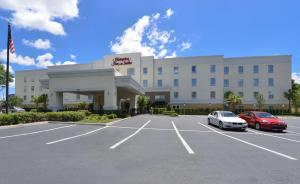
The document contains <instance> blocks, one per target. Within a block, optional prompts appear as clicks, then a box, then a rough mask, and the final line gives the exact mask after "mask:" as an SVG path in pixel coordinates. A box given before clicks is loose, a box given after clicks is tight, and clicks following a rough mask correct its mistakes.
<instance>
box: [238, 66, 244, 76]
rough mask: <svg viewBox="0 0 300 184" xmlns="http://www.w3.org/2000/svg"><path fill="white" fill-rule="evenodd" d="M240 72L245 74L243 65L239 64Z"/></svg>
mask: <svg viewBox="0 0 300 184" xmlns="http://www.w3.org/2000/svg"><path fill="white" fill-rule="evenodd" d="M238 73H239V74H243V73H244V67H243V66H239V67H238Z"/></svg>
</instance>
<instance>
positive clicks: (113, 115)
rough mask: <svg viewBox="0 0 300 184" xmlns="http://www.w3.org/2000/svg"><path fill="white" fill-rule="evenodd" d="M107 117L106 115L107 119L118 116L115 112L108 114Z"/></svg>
mask: <svg viewBox="0 0 300 184" xmlns="http://www.w3.org/2000/svg"><path fill="white" fill-rule="evenodd" d="M107 117H108V119H115V118H117V117H118V116H117V115H116V114H109V115H108V116H107Z"/></svg>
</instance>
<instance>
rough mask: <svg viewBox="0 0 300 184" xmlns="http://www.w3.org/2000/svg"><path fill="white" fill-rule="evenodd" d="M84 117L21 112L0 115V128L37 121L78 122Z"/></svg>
mask: <svg viewBox="0 0 300 184" xmlns="http://www.w3.org/2000/svg"><path fill="white" fill-rule="evenodd" d="M85 117H86V115H85V113H84V112H71V111H70V112H47V113H38V112H22V113H11V114H0V126H2V125H15V124H20V123H32V122H37V121H80V120H83V119H84V118H85Z"/></svg>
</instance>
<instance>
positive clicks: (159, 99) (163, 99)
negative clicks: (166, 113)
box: [154, 96, 165, 102]
mask: <svg viewBox="0 0 300 184" xmlns="http://www.w3.org/2000/svg"><path fill="white" fill-rule="evenodd" d="M154 99H155V101H156V102H164V101H165V96H155V97H154Z"/></svg>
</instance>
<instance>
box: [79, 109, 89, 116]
mask: <svg viewBox="0 0 300 184" xmlns="http://www.w3.org/2000/svg"><path fill="white" fill-rule="evenodd" d="M77 112H83V113H84V114H85V115H86V116H89V115H91V114H92V113H91V112H90V111H88V110H79V111H77Z"/></svg>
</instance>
